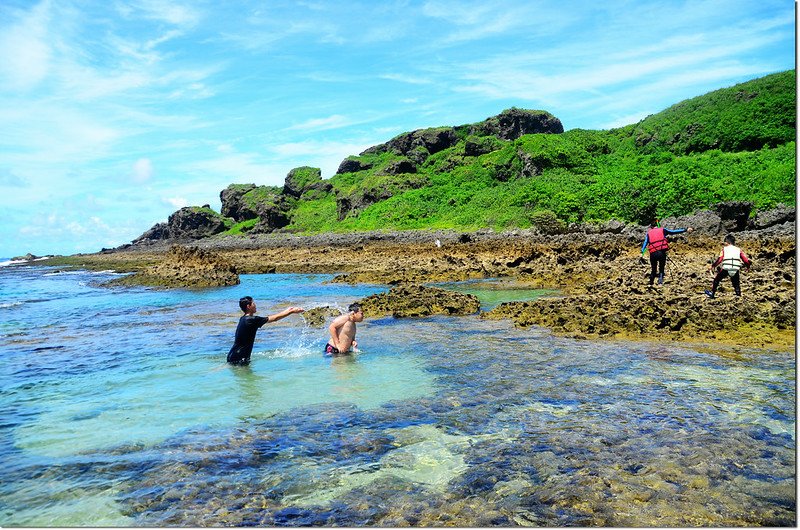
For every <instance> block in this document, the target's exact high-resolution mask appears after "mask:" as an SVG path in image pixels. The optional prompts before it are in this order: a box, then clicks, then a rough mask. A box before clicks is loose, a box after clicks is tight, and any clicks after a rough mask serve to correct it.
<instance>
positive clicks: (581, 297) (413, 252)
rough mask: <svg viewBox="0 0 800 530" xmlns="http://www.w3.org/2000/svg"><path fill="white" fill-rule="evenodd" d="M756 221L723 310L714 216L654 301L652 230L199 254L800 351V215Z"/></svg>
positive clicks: (86, 259) (327, 241) (685, 243)
mask: <svg viewBox="0 0 800 530" xmlns="http://www.w3.org/2000/svg"><path fill="white" fill-rule="evenodd" d="M734 206H737V205H727V206H726V207H725V208H723V207H722V206H720V208H718V210H719V211H720V213H723V214H724V216H725V217H731V218H734V219H738V218H739V217H741V215H739V213H741V212H740V210H741V207H742V205H738V206H737V207H738V208H739V209H736V208H734ZM746 207H747V205H744V208H745V209H746ZM726 208H727V209H726ZM737 212H739V213H737ZM787 218H790V219H791V221H785V220H786V219H787ZM756 219H757V220H758V219H760V220H758V221H756V224H757V225H758V226H765V228H762V229H753V228H752V227H751V229H747V230H742V231H738V232H735V234H736V237H737V246H739V247H741V248H742V250H743V251H744V252H745V253H746V254H747V255H748V256H749V257H750V258H751V259H753V260H754V265H753V268H752V270H751V271H749V272H745V273H742V291H743V296H742V297H741V298H738V297H736V298H735V297H734V296H733V294H732V288H731V286H730V282H729V281H728V280H723V282H722V284H721V287H720V291H719V292H718V297H717V298H716V299H714V300H709V299H706V297H705V296H704V295H703V291H704V290H705V289H709V288H710V286H711V280H712V277H711V276H709V273H708V271H707V267H708V264H709V260H713V259H715V258H716V256H717V255H718V254H719V252H720V250H721V248H722V246H723V245H722V239H723V236H724V235H725V233H726V232H725V230H724V222H723V216H720V215H719V214H718V213H717V212H710V211H706V212H698V213H697V214H695V215H692V216H685V217H681V218H675V219H666V220H664V224H665V225H666V226H668V227H688V226H692V227H694V228H695V230H694V232H692V233H684V234H681V235H678V236H673V237H672V238H671V240H672V243H671V245H672V248H671V250H670V252H669V261H668V262H667V273H666V280H665V283H664V286H663V287H656V288H654V289H652V290H651V289H648V288H647V283H648V279H647V276H648V274H649V270H650V265H649V263H648V262H644V263H642V262H641V261H640V248H641V244H642V241H643V240H644V235H645V232H646V227H643V226H636V225H625V224H622V223H618V222H609V223H604V224H601V225H592V226H583V227H570V228H569V230H568V231H567V233H562V234H555V235H545V234H543V233H541V232H540V231H539V230H536V229H527V230H513V231H508V232H503V233H497V232H494V231H492V230H479V231H477V232H471V233H465V232H458V231H452V230H419V231H408V232H384V231H374V232H362V233H351V234H334V233H329V234H319V235H314V236H297V235H292V234H270V235H250V236H245V237H238V238H232V237H228V238H218V239H214V238H210V239H205V240H202V241H198V242H197V246H198V247H199V248H203V249H209V250H213V251H214V252H215V253H216V254H217V255H218V256H220V257H221V258H224V259H227V260H228V261H229V262H230V263H232V264H233V265H234V266H235V268H236V269H237V270H238V271H240V272H243V273H272V272H279V273H290V272H294V273H326V274H336V276H335V278H334V279H333V280H332V281H334V282H345V283H354V284H355V283H376V284H384V285H392V286H398V287H399V286H407V285H421V284H426V283H436V282H447V281H462V280H469V279H483V278H512V279H514V280H515V281H517V282H520V283H522V284H526V285H528V286H529V287H530V288H533V289H538V288H554V289H558V290H560V291H561V293H562V295H563V296H562V297H561V298H559V299H546V300H540V301H536V302H533V303H507V304H504V305H503V306H501V307H498V308H497V309H496V310H494V311H492V312H490V313H488V314H486V315H485V317H486V318H509V319H511V320H513V321H514V322H515V324H516V325H518V326H521V327H527V326H532V325H536V326H545V327H548V328H551V329H552V330H554V331H555V332H556V333H564V334H568V335H571V336H585V337H628V338H634V339H641V340H681V341H694V340H697V341H726V342H730V343H736V344H741V345H750V346H758V347H768V346H770V345H773V346H776V347H780V348H786V347H789V348H793V347H794V329H795V318H796V310H795V300H796V288H795V282H796V277H795V264H796V257H795V253H796V241H795V226H794V221H793V219H794V208H779V209H776V210H775V211H773V212H771V213H763V214H761V213H759V214H758V216H757V217H756ZM779 221H784V222H779ZM737 222H738V221H737ZM751 225H753V223H751ZM753 226H755V225H753ZM167 250H168V247H167V246H166V245H150V246H145V247H136V248H128V249H123V250H118V251H115V252H111V253H102V254H94V255H79V256H75V257H68V258H62V259H61V260H58V259H53V260H51V263H53V264H56V265H59V264H61V263H75V264H78V263H79V264H80V265H81V266H84V267H90V268H91V267H95V268H103V269H107V268H114V269H116V270H119V271H129V270H139V269H141V268H142V267H143V266H144V265H152V264H154V263H159V262H160V261H161V260H163V259H164V253H165V252H166V251H167ZM381 310H382V311H383V310H386V311H387V312H389V313H392V312H393V311H394V310H393V309H386V308H385V307H383V308H382V309H381ZM408 310H409V311H410V312H411V313H413V310H411V309H408ZM445 314H448V313H445Z"/></svg>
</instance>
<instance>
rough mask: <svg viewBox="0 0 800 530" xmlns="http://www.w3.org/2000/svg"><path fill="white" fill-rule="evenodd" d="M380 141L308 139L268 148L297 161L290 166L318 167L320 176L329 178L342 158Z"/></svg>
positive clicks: (337, 167)
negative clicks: (355, 141)
mask: <svg viewBox="0 0 800 530" xmlns="http://www.w3.org/2000/svg"><path fill="white" fill-rule="evenodd" d="M380 143H381V142H380V141H371V140H370V141H364V142H358V143H353V142H326V141H316V140H309V141H305V142H288V143H284V144H280V145H275V146H270V147H269V149H270V151H272V152H273V153H275V154H277V155H278V156H280V157H282V158H289V159H293V160H295V161H297V162H296V163H295V164H294V165H293V166H291V167H297V166H300V165H303V166H311V167H318V168H320V170H321V171H322V178H330V177H331V176H333V175H334V174H335V173H336V170H337V169H339V164H341V163H342V160H344V159H345V158H347V157H348V156H350V155H355V154H358V153H360V152H362V151H363V150H364V149H366V148H368V147H371V146H373V145H377V144H380ZM301 161H302V162H301Z"/></svg>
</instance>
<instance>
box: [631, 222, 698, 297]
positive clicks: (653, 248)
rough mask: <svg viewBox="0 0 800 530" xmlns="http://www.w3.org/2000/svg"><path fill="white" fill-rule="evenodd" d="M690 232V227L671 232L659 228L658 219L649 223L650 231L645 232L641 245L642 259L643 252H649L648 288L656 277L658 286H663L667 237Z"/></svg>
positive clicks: (667, 248)
mask: <svg viewBox="0 0 800 530" xmlns="http://www.w3.org/2000/svg"><path fill="white" fill-rule="evenodd" d="M691 231H692V228H691V227H690V228H675V229H672V230H670V229H668V228H661V227H660V226H658V219H654V220H653V222H652V223H650V229H649V230H647V234H646V235H645V236H644V243H643V244H642V258H644V252H645V250H649V251H650V286H652V285H653V280H655V279H656V276H658V285H663V283H664V267H665V266H666V264H667V250H669V242H668V241H667V236H668V235H675V234H682V233H684V232H691Z"/></svg>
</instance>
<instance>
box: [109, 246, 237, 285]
mask: <svg viewBox="0 0 800 530" xmlns="http://www.w3.org/2000/svg"><path fill="white" fill-rule="evenodd" d="M238 284H239V274H238V273H237V272H236V268H235V267H234V266H233V264H232V263H231V262H229V261H228V260H227V259H225V258H221V257H219V256H217V255H216V254H215V253H213V252H211V251H208V250H203V249H199V248H197V247H182V246H177V245H175V246H173V247H172V248H171V249H170V250H169V252H167V254H166V256H165V257H164V259H163V260H162V261H161V262H160V263H157V264H155V265H151V266H149V267H146V268H144V269H142V270H140V271H138V272H135V273H134V274H132V275H129V276H125V277H122V278H119V279H117V280H113V281H112V282H110V285H146V286H153V287H220V286H225V285H238Z"/></svg>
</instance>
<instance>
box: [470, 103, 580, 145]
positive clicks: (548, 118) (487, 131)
mask: <svg viewBox="0 0 800 530" xmlns="http://www.w3.org/2000/svg"><path fill="white" fill-rule="evenodd" d="M563 132H564V126H563V125H562V124H561V120H559V119H558V118H556V117H555V116H553V115H552V114H550V113H549V112H545V111H543V110H525V109H518V108H515V107H512V108H510V109H507V110H504V111H503V112H501V113H500V114H498V115H497V116H493V117H491V118H488V119H486V120H485V121H483V122H482V123H478V124H475V125H473V126H472V127H471V130H470V133H471V134H476V135H479V136H496V137H498V138H500V139H501V140H516V139H517V138H519V137H520V136H522V135H525V134H537V133H550V134H560V133H563Z"/></svg>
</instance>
